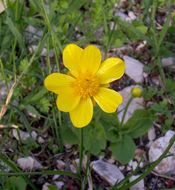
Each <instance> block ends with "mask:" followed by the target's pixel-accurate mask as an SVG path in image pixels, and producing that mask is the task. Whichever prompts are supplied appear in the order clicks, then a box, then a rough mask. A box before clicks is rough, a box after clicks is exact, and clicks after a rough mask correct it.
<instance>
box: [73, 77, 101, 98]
mask: <svg viewBox="0 0 175 190" xmlns="http://www.w3.org/2000/svg"><path fill="white" fill-rule="evenodd" d="M99 86H100V83H99V79H98V77H96V76H92V75H87V74H84V75H80V76H79V77H78V78H77V79H76V81H75V83H74V88H75V92H76V94H77V95H79V96H81V97H82V98H88V97H91V96H94V95H96V94H97V93H98V90H99Z"/></svg>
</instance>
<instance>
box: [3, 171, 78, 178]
mask: <svg viewBox="0 0 175 190" xmlns="http://www.w3.org/2000/svg"><path fill="white" fill-rule="evenodd" d="M15 175H22V176H26V175H41V176H42V175H64V176H69V177H75V178H78V176H77V175H76V174H74V173H72V172H67V171H59V170H42V171H40V172H21V171H19V172H0V176H15Z"/></svg>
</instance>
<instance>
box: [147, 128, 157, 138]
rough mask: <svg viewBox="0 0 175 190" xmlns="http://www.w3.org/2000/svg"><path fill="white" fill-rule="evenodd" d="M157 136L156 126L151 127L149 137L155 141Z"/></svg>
mask: <svg viewBox="0 0 175 190" xmlns="http://www.w3.org/2000/svg"><path fill="white" fill-rule="evenodd" d="M155 138H156V132H155V128H154V127H151V128H150V129H149V131H148V139H149V141H153V140H154V139H155Z"/></svg>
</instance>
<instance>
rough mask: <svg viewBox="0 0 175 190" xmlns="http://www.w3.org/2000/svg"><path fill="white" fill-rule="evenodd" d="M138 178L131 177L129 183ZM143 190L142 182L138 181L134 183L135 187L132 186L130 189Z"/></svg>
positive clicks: (136, 176)
mask: <svg viewBox="0 0 175 190" xmlns="http://www.w3.org/2000/svg"><path fill="white" fill-rule="evenodd" d="M138 177H139V175H135V176H132V177H131V178H130V179H129V181H130V182H132V181H134V180H135V179H137V178H138ZM144 189H145V185H144V180H143V179H142V180H140V181H139V182H138V183H136V184H135V185H133V186H132V187H130V190H144Z"/></svg>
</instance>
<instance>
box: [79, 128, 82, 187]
mask: <svg viewBox="0 0 175 190" xmlns="http://www.w3.org/2000/svg"><path fill="white" fill-rule="evenodd" d="M82 162H83V128H81V129H80V160H79V176H80V180H81V189H82V186H83V184H82V183H83V179H82Z"/></svg>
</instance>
